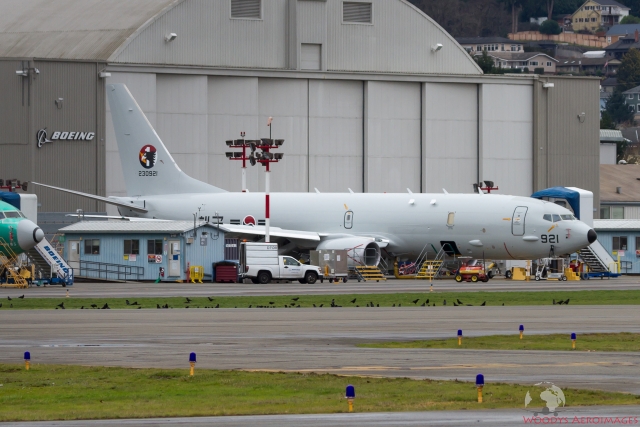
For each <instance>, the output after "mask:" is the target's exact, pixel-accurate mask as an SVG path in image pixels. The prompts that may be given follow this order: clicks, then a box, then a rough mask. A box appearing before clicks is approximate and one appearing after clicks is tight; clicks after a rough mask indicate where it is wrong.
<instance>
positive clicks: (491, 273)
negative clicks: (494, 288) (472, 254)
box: [487, 271, 493, 279]
mask: <svg viewBox="0 0 640 427" xmlns="http://www.w3.org/2000/svg"><path fill="white" fill-rule="evenodd" d="M487 276H488V277H489V279H493V271H490V272H488V273H487Z"/></svg>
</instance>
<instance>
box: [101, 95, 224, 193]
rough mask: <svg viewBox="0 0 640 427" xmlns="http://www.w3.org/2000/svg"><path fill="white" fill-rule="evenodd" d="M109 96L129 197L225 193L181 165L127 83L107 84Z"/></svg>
mask: <svg viewBox="0 0 640 427" xmlns="http://www.w3.org/2000/svg"><path fill="white" fill-rule="evenodd" d="M107 98H108V99H109V106H110V107H111V117H112V120H113V128H114V129H115V133H116V140H117V141H118V151H119V152H120V162H121V164H122V172H123V174H124V181H125V185H126V187H127V194H128V195H129V196H145V195H162V194H179V193H218V192H224V190H222V189H220V188H218V187H214V186H213V185H209V184H207V183H205V182H202V181H198V180H197V179H194V178H191V177H190V176H189V175H187V174H186V173H184V172H183V171H182V170H181V169H180V167H178V165H177V163H176V162H175V160H173V157H171V154H170V153H169V151H168V150H167V147H165V146H164V144H163V143H162V140H161V139H160V137H159V136H158V134H157V133H156V131H155V130H154V129H153V126H151V123H149V120H148V119H147V117H146V116H145V115H144V113H143V112H142V109H141V108H140V106H139V105H138V103H137V102H136V100H135V99H134V98H133V96H132V95H131V92H129V89H128V88H127V86H126V85H124V84H108V85H107Z"/></svg>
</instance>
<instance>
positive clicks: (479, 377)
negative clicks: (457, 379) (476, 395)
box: [476, 374, 484, 387]
mask: <svg viewBox="0 0 640 427" xmlns="http://www.w3.org/2000/svg"><path fill="white" fill-rule="evenodd" d="M483 385H484V375H482V374H478V375H476V387H482V386H483Z"/></svg>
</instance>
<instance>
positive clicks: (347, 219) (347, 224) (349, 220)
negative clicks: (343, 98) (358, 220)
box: [344, 210, 353, 230]
mask: <svg viewBox="0 0 640 427" xmlns="http://www.w3.org/2000/svg"><path fill="white" fill-rule="evenodd" d="M351 227H353V211H352V210H348V211H346V212H345V213H344V228H346V229H347V230H349V229H350V228H351Z"/></svg>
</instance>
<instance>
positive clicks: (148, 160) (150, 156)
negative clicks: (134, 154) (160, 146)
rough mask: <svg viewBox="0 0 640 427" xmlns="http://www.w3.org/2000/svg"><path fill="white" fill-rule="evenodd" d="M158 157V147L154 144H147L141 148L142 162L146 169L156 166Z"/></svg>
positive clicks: (140, 156)
mask: <svg viewBox="0 0 640 427" xmlns="http://www.w3.org/2000/svg"><path fill="white" fill-rule="evenodd" d="M157 157H158V153H157V152H156V147H154V146H153V145H149V144H148V145H145V146H144V147H142V149H141V150H140V154H139V158H140V164H141V165H142V167H143V168H145V169H151V168H152V167H154V166H155V164H156V159H157Z"/></svg>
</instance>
